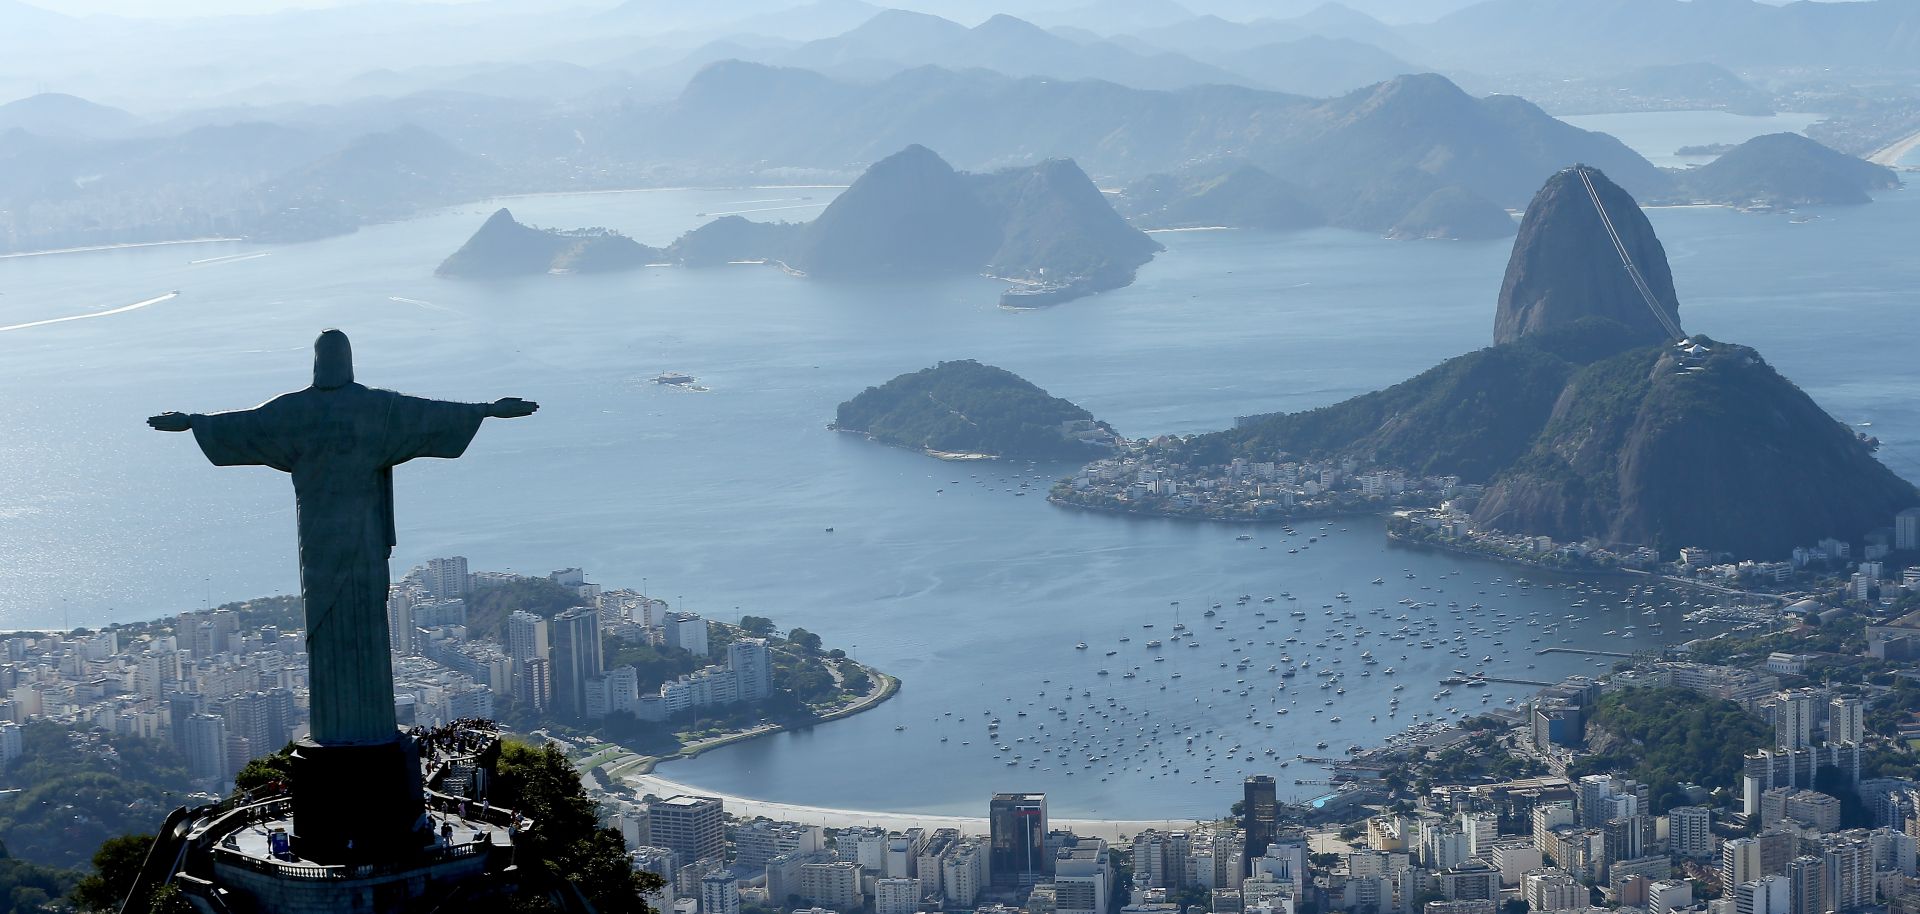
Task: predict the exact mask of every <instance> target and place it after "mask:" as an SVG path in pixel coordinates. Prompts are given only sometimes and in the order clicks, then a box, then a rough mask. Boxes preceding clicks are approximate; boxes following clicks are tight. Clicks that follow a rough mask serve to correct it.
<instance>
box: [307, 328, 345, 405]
mask: <svg viewBox="0 0 1920 914" xmlns="http://www.w3.org/2000/svg"><path fill="white" fill-rule="evenodd" d="M352 383H353V344H352V343H349V342H347V335H346V334H344V333H341V332H340V331H338V330H322V331H320V338H319V339H317V340H314V341H313V386H314V387H317V388H319V389H321V390H332V389H334V388H336V387H345V386H347V385H348V384H352Z"/></svg>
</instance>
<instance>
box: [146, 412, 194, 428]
mask: <svg viewBox="0 0 1920 914" xmlns="http://www.w3.org/2000/svg"><path fill="white" fill-rule="evenodd" d="M147 424H148V425H151V426H153V427H154V428H157V429H159V430H161V431H163V432H184V431H186V430H187V429H190V428H193V417H192V416H189V415H187V414H186V413H161V414H160V415H158V416H151V417H149V418H148V419H147Z"/></svg>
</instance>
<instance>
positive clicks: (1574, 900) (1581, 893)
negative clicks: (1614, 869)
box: [1520, 867, 1592, 911]
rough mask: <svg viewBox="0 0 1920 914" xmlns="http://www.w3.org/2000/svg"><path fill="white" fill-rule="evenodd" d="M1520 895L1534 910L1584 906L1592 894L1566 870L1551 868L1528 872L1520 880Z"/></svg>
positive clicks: (1556, 909)
mask: <svg viewBox="0 0 1920 914" xmlns="http://www.w3.org/2000/svg"><path fill="white" fill-rule="evenodd" d="M1520 891H1521V897H1523V898H1525V899H1526V901H1527V907H1529V908H1531V909H1532V910H1535V911H1565V910H1567V909H1569V908H1584V907H1586V906H1587V905H1588V903H1589V900H1590V899H1591V898H1592V895H1591V894H1590V893H1589V892H1588V891H1587V887H1586V886H1584V885H1581V884H1580V880H1578V879H1575V878H1573V874H1571V873H1569V872H1567V871H1566V870H1563V869H1559V868H1557V867H1556V868H1553V869H1545V870H1540V871H1538V872H1533V873H1528V874H1526V875H1525V876H1523V877H1521V880H1520Z"/></svg>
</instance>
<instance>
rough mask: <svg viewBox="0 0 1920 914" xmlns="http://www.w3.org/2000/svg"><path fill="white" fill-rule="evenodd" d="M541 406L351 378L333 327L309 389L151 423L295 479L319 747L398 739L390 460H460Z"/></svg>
mask: <svg viewBox="0 0 1920 914" xmlns="http://www.w3.org/2000/svg"><path fill="white" fill-rule="evenodd" d="M538 408H539V406H538V404H535V403H533V402H530V401H527V400H522V399H519V398H517V397H508V398H506V399H503V400H496V401H494V402H492V403H448V402H444V401H441V400H428V399H423V398H420V397H410V396H407V395H405V394H399V393H395V392H393V391H391V390H381V389H379V388H373V387H366V386H363V385H360V384H356V383H354V380H353V350H352V348H351V347H350V346H349V344H348V342H347V335H346V334H344V333H341V332H340V331H338V330H328V331H325V332H323V333H321V334H320V338H319V339H318V340H316V341H315V342H314V344H313V386H311V387H308V388H307V389H305V390H299V391H294V392H293V393H289V394H281V395H280V396H278V397H274V398H273V399H271V400H268V401H267V402H266V403H263V404H261V405H259V406H257V407H254V408H253V409H243V410H236V411H234V412H227V413H210V414H206V415H201V414H197V413H195V414H187V413H174V412H170V413H163V414H161V415H158V416H154V417H153V418H151V419H148V420H147V424H149V425H151V426H153V427H154V428H156V429H159V430H161V431H163V432H184V431H188V430H192V432H193V437H194V439H195V440H196V441H198V442H199V444H200V450H201V451H203V452H204V453H205V454H206V455H207V459H208V460H209V461H212V462H213V464H214V465H215V466H223V467H224V466H268V467H272V468H274V469H276V470H279V471H281V472H283V473H290V474H292V475H293V492H294V498H295V501H296V503H297V506H298V511H299V529H300V596H301V598H302V599H303V600H305V602H306V614H307V617H306V626H307V658H308V686H309V695H310V702H309V703H310V705H311V714H312V721H313V726H312V731H313V732H312V740H313V742H314V743H317V744H318V745H320V746H325V747H345V746H372V745H376V744H383V743H391V742H393V741H394V740H395V739H396V726H395V721H394V713H393V662H392V659H391V658H390V657H389V656H388V650H389V645H390V643H391V642H390V641H389V639H388V634H387V609H386V608H387V585H388V580H387V559H388V557H389V556H390V555H392V552H393V545H394V528H393V468H394V467H395V466H398V465H400V464H402V463H406V462H407V461H409V460H412V459H414V458H416V457H458V456H460V455H461V453H462V452H464V451H465V450H466V449H467V443H468V442H470V441H472V440H473V436H474V433H475V432H477V431H479V430H480V422H481V420H483V419H489V418H493V419H512V418H517V417H520V416H526V415H531V414H532V413H533V411H534V410H536V409H538Z"/></svg>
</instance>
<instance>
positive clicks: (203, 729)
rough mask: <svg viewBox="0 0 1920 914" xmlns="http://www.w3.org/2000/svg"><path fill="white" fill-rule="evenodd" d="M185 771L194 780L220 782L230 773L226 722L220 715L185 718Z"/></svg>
mask: <svg viewBox="0 0 1920 914" xmlns="http://www.w3.org/2000/svg"><path fill="white" fill-rule="evenodd" d="M187 773H188V775H190V776H191V777H192V778H193V779H194V780H196V781H200V780H206V781H213V782H215V783H217V784H221V785H224V784H225V783H226V781H227V779H228V778H231V777H232V776H233V771H232V770H231V769H230V768H229V767H228V766H227V722H226V721H225V720H224V719H222V718H221V717H220V715H218V714H195V715H193V716H192V717H189V718H187Z"/></svg>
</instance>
